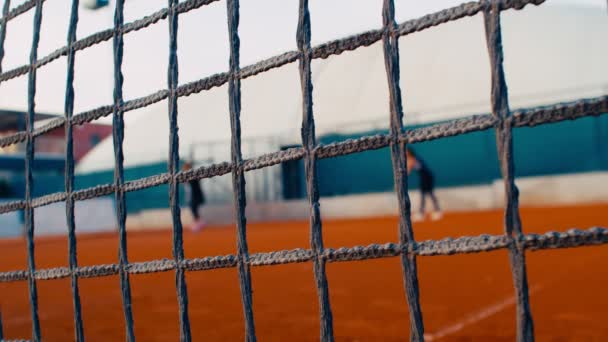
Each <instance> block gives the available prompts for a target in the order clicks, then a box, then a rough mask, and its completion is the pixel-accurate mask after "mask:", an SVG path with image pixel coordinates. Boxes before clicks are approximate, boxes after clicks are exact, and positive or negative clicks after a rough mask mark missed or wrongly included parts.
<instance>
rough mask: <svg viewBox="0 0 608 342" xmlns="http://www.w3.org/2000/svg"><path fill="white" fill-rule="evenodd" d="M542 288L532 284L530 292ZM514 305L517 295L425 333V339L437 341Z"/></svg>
mask: <svg viewBox="0 0 608 342" xmlns="http://www.w3.org/2000/svg"><path fill="white" fill-rule="evenodd" d="M540 289H541V286H540V285H536V286H532V287H531V288H530V290H529V294H532V293H534V292H537V291H539V290H540ZM512 305H515V295H511V296H509V297H508V298H506V299H503V300H501V301H500V302H497V303H494V304H492V305H489V306H486V307H485V308H482V309H481V310H479V311H477V312H473V313H472V314H470V315H468V316H465V317H464V318H463V319H461V320H459V321H457V322H455V323H453V324H450V325H447V326H445V327H443V328H441V329H439V330H438V331H437V332H434V333H428V334H424V340H425V341H436V340H438V339H441V338H443V337H446V336H448V335H451V334H453V333H456V332H458V331H460V330H462V329H464V328H465V327H466V326H469V325H472V324H475V323H477V322H479V321H482V320H484V319H486V318H488V317H490V316H492V315H495V314H496V313H498V312H500V311H502V310H504V309H506V308H508V307H510V306H512Z"/></svg>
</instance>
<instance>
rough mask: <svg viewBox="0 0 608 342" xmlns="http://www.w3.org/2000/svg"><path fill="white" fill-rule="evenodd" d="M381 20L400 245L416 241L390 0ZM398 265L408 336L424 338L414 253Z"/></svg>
mask: <svg viewBox="0 0 608 342" xmlns="http://www.w3.org/2000/svg"><path fill="white" fill-rule="evenodd" d="M382 20H383V27H384V33H383V36H382V45H383V47H384V64H385V67H386V74H387V78H388V88H389V98H390V135H391V143H390V149H391V159H392V163H393V177H394V181H395V191H396V193H397V197H398V201H399V242H400V244H401V246H407V245H408V244H410V243H413V242H415V240H414V231H413V229H412V222H411V218H410V212H411V204H410V197H409V194H408V189H407V160H406V158H405V143H401V142H399V136H400V135H401V134H402V133H403V105H402V101H401V89H400V87H399V76H400V75H399V44H398V35H397V32H396V31H395V26H396V23H395V4H394V3H393V0H384V3H383V9H382ZM401 266H402V268H403V283H404V287H405V294H406V297H407V303H408V309H409V314H410V340H411V341H423V339H424V323H423V320H422V310H421V308H420V290H419V287H418V270H417V265H416V255H415V254H414V253H408V252H407V251H403V253H401Z"/></svg>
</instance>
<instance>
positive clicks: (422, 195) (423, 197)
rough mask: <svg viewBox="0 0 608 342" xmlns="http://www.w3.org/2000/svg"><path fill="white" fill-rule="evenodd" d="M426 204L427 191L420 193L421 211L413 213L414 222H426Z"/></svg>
mask: <svg viewBox="0 0 608 342" xmlns="http://www.w3.org/2000/svg"><path fill="white" fill-rule="evenodd" d="M425 204H426V191H424V190H423V191H421V192H420V209H419V210H418V212H417V213H413V214H412V220H413V221H414V222H418V221H422V220H424V207H425Z"/></svg>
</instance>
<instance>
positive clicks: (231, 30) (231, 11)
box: [226, 0, 256, 342]
mask: <svg viewBox="0 0 608 342" xmlns="http://www.w3.org/2000/svg"><path fill="white" fill-rule="evenodd" d="M226 4H227V6H228V11H227V12H228V35H229V37H230V77H229V81H228V95H229V109H230V129H231V134H230V140H231V152H230V154H231V160H232V165H233V166H234V167H233V168H232V187H233V191H232V193H233V197H234V206H235V216H236V225H237V265H238V266H237V267H238V272H239V282H240V288H241V299H242V302H243V314H244V316H245V340H246V341H248V342H253V341H256V335H255V324H254V321H253V304H252V301H253V300H252V291H251V271H250V268H249V248H248V247H247V218H246V217H245V206H246V198H245V175H244V170H243V156H242V154H241V121H240V120H241V119H240V116H241V80H240V78H239V70H240V66H239V60H240V57H239V54H240V40H239V32H238V29H239V0H227V1H226Z"/></svg>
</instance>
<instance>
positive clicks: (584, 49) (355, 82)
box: [77, 5, 608, 172]
mask: <svg viewBox="0 0 608 342" xmlns="http://www.w3.org/2000/svg"><path fill="white" fill-rule="evenodd" d="M501 18H502V23H503V46H504V53H505V58H504V66H505V73H506V80H507V84H508V87H509V99H510V106H511V108H513V109H515V108H521V107H528V106H536V105H544V104H553V103H556V102H561V101H571V100H574V99H577V98H582V97H595V96H601V95H604V94H606V93H607V92H608V63H606V62H605V61H606V60H608V45H607V44H604V42H605V41H606V37H608V20H606V13H605V10H603V9H602V8H599V7H598V8H593V7H582V6H581V7H579V6H550V5H543V6H539V7H534V6H529V7H527V8H526V10H524V11H505V12H503V13H502V15H501ZM399 45H400V66H401V90H402V95H403V102H404V111H405V122H406V124H412V123H424V122H431V121H440V120H445V119H450V118H456V117H462V116H468V115H472V114H478V113H487V112H489V111H490V84H491V82H490V65H489V57H488V52H487V47H486V42H485V37H484V24H483V17H482V16H481V15H477V16H474V17H469V18H464V19H461V20H458V21H454V22H450V23H447V24H444V25H440V26H437V27H433V28H430V29H428V30H424V31H422V32H417V33H414V34H411V35H407V36H404V37H401V38H400V40H399ZM220 71H222V70H218V72H220ZM312 73H313V75H312V76H313V87H314V92H313V101H314V115H315V121H316V128H317V134H318V135H322V134H327V133H333V132H336V133H350V132H356V131H368V130H371V129H385V128H387V127H388V122H389V120H388V118H389V114H388V110H389V108H388V89H387V80H386V71H385V66H384V58H383V49H382V44H381V42H379V43H376V44H373V45H371V46H369V47H364V48H359V49H357V50H355V51H349V52H345V53H343V54H341V55H338V56H331V57H329V58H327V59H322V60H318V59H317V60H314V61H313V64H312ZM301 96H302V95H301V88H300V80H299V74H298V66H297V63H291V64H289V65H286V66H283V67H281V68H278V69H274V70H271V71H269V72H265V73H262V74H259V75H257V76H255V77H251V78H247V79H245V80H243V81H242V106H241V108H242V112H241V125H242V128H241V135H242V137H243V139H247V138H251V137H259V136H278V137H285V136H286V137H288V139H287V140H291V141H284V142H285V143H297V142H298V141H299V137H300V126H301V120H302V119H301V115H302V110H301V103H302V100H301ZM137 111H139V112H140V114H139V115H141V116H140V118H139V119H138V121H135V122H129V123H127V124H126V129H125V137H124V155H125V159H124V160H125V166H127V167H129V166H136V165H140V164H146V163H154V162H158V161H161V160H166V159H167V156H168V149H169V139H168V132H169V122H168V121H169V120H168V116H167V103H166V102H160V103H158V104H155V105H153V106H149V107H145V108H142V109H139V110H137ZM178 111H179V116H178V123H179V137H180V144H179V145H180V154H181V155H182V156H184V157H185V156H188V154H189V148H190V145H191V144H192V143H193V142H200V141H217V140H222V139H223V140H225V141H229V138H230V119H229V112H228V89H227V87H226V85H224V86H222V87H219V88H214V89H211V90H209V91H206V92H203V93H200V94H193V95H191V96H188V97H183V98H180V99H179V102H178ZM125 115H126V116H129V115H131V112H129V113H126V114H125ZM244 147H245V146H244ZM112 149H113V144H112V139H110V138H109V139H106V140H105V141H103V142H102V143H100V144H99V145H98V146H97V147H96V148H95V149H94V150H92V151H91V152H90V153H89V154H88V155H87V156H86V157H85V158H84V159H83V160H82V161H81V162H80V164H79V165H78V167H77V172H91V171H96V170H105V169H111V168H112V167H113V165H114V154H113V152H112V151H113V150H112ZM226 151H229V149H226ZM260 152H261V151H259V150H258V151H256V152H255V153H256V154H259V153H260ZM222 153H223V154H224V155H222V156H216V158H215V160H222V161H224V160H229V154H226V153H227V152H222ZM244 153H247V152H245V151H244Z"/></svg>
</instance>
